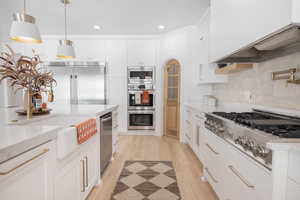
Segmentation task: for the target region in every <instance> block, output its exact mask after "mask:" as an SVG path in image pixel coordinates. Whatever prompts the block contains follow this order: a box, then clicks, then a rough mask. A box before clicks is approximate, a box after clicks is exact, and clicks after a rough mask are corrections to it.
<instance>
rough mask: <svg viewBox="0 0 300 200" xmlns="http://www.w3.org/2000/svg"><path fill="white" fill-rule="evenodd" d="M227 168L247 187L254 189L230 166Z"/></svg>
mask: <svg viewBox="0 0 300 200" xmlns="http://www.w3.org/2000/svg"><path fill="white" fill-rule="evenodd" d="M228 168H229V169H230V170H231V171H232V172H233V173H234V174H235V175H236V176H237V177H238V178H239V179H240V180H241V181H242V182H243V183H244V184H245V185H246V186H247V187H248V188H252V189H253V188H255V186H254V185H251V184H250V183H249V182H248V181H247V180H246V179H245V178H244V177H243V176H242V175H241V174H240V173H239V172H238V170H236V169H235V168H234V167H233V166H232V165H229V166H228Z"/></svg>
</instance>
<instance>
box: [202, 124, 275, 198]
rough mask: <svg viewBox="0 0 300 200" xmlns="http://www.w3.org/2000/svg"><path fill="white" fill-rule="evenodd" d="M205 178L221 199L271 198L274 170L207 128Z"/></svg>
mask: <svg viewBox="0 0 300 200" xmlns="http://www.w3.org/2000/svg"><path fill="white" fill-rule="evenodd" d="M205 147H206V148H205V149H204V154H205V162H204V169H205V172H204V175H205V177H206V178H207V180H208V181H209V183H210V184H211V185H212V187H213V189H214V191H215V192H216V193H217V195H218V196H219V198H220V199H224V200H240V199H245V200H252V199H259V200H270V199H272V178H271V171H268V170H267V169H266V168H264V167H263V166H260V165H259V164H257V163H256V162H254V161H253V160H251V159H250V158H248V157H247V156H246V155H244V154H242V153H241V152H240V151H239V150H237V149H236V148H235V147H233V146H231V145H230V144H228V143H227V142H225V141H223V139H221V138H219V137H218V136H216V135H214V134H213V133H212V132H210V131H209V130H207V129H206V131H205Z"/></svg>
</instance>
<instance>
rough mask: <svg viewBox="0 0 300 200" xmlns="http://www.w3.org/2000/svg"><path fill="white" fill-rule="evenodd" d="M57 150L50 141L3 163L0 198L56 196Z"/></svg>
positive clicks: (43, 199) (44, 199)
mask: <svg viewBox="0 0 300 200" xmlns="http://www.w3.org/2000/svg"><path fill="white" fill-rule="evenodd" d="M54 151H55V148H54V143H53V142H50V143H47V144H45V145H42V146H39V147H37V148H35V149H32V150H30V151H28V152H26V153H23V154H21V155H20V156H18V157H16V158H13V159H11V160H9V161H7V162H5V163H3V164H1V165H0V172H1V175H0V199H1V200H19V199H30V200H51V199H53V191H52V190H53V176H54V171H53V169H54V163H55V152H54Z"/></svg>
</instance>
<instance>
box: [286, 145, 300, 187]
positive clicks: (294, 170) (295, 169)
mask: <svg viewBox="0 0 300 200" xmlns="http://www.w3.org/2000/svg"><path fill="white" fill-rule="evenodd" d="M299 169H300V152H296V151H291V152H290V153H289V170H288V176H289V178H290V179H292V180H294V181H295V182H297V183H298V184H300V173H299Z"/></svg>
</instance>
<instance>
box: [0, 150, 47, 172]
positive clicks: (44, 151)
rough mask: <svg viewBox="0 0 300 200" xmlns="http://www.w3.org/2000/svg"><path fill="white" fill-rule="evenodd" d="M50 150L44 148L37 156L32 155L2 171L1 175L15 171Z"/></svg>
mask: <svg viewBox="0 0 300 200" xmlns="http://www.w3.org/2000/svg"><path fill="white" fill-rule="evenodd" d="M48 151H50V150H49V149H44V150H43V151H42V152H41V153H39V154H37V155H36V156H34V157H32V158H31V159H29V160H27V161H25V162H23V163H21V164H19V165H17V166H16V167H14V168H12V169H10V170H8V171H6V172H0V175H1V176H4V175H7V174H10V173H11V172H13V171H15V170H16V169H18V168H20V167H23V166H24V165H26V164H28V163H30V162H31V161H33V160H35V159H37V158H38V157H40V156H42V155H44V154H45V153H47V152H48Z"/></svg>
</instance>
